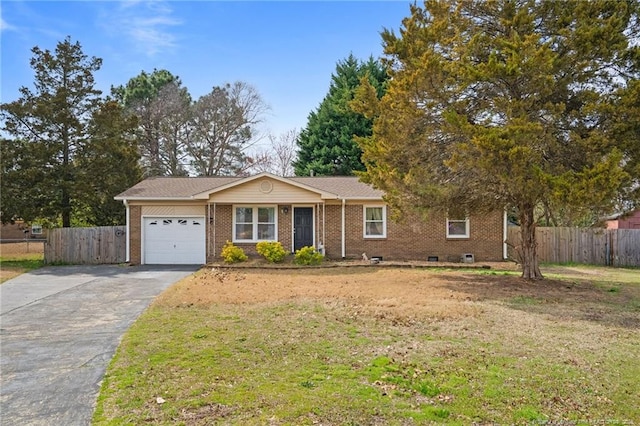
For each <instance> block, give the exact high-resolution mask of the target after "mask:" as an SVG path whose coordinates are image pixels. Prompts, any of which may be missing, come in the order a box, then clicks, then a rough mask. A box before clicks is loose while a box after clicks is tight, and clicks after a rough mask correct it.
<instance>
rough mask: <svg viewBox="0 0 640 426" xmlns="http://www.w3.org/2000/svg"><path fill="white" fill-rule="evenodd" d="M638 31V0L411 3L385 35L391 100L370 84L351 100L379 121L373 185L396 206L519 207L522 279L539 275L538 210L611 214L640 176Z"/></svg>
mask: <svg viewBox="0 0 640 426" xmlns="http://www.w3.org/2000/svg"><path fill="white" fill-rule="evenodd" d="M638 24H639V21H638V3H637V2H636V1H605V0H602V1H600V0H594V1H589V2H585V1H563V2H557V1H536V0H495V1H485V0H458V1H448V2H441V1H426V2H425V3H424V7H419V6H415V5H414V6H411V16H409V17H407V18H406V19H404V20H403V23H402V28H401V29H400V32H399V34H395V33H394V32H392V31H388V30H387V31H384V32H383V33H382V38H383V42H384V48H385V53H386V60H387V61H388V65H389V67H390V69H391V70H392V71H391V80H390V83H389V87H388V89H387V92H386V94H385V96H384V97H383V98H382V99H381V100H380V101H377V99H376V96H375V93H374V92H375V90H374V88H373V87H368V86H367V85H366V84H365V85H363V86H362V87H361V88H360V90H359V93H358V102H354V103H353V106H354V107H355V108H357V109H358V110H359V111H361V112H363V113H365V114H367V115H368V116H370V117H375V123H374V130H373V136H372V137H370V138H363V139H360V140H359V142H360V143H361V146H362V148H363V151H364V160H365V164H366V166H367V172H366V175H365V178H366V179H367V180H368V181H369V182H371V183H373V184H374V185H375V186H376V187H378V188H381V189H383V190H385V191H386V193H387V197H388V200H389V201H390V202H391V203H392V204H395V205H398V206H404V207H410V208H421V209H439V210H442V211H447V212H449V213H451V212H452V211H453V212H454V213H453V214H456V215H458V214H468V213H470V212H474V213H480V212H482V211H487V210H491V209H502V208H505V207H506V208H509V209H512V210H513V211H514V212H515V215H516V216H517V218H518V220H519V222H520V226H521V237H522V244H521V247H519V250H520V255H521V259H522V262H523V277H525V278H542V274H541V272H540V268H539V266H538V260H537V253H536V241H535V225H536V218H535V212H536V209H538V208H539V207H540V206H543V205H546V206H562V207H563V208H570V209H571V210H574V211H579V210H580V209H584V208H590V209H596V210H600V211H606V210H607V209H610V208H611V206H612V204H613V203H614V201H615V200H616V197H617V196H618V195H619V194H624V193H625V190H627V189H632V188H633V181H634V179H635V181H636V182H637V178H638V176H637V175H635V176H633V174H632V173H633V170H632V169H631V168H630V167H631V165H633V164H636V165H637V162H635V161H636V160H633V156H634V153H633V149H635V150H636V154H637V146H638V143H640V136H639V134H638V127H637V123H638V119H639V117H638V114H637V111H638V110H637V108H636V110H635V112H632V111H631V110H628V109H625V108H624V105H625V103H627V104H630V103H631V104H633V103H634V102H635V104H636V105H637V98H635V99H634V98H633V96H631V92H630V91H631V90H635V93H636V96H637V79H638V70H639V68H638V65H639V64H638V61H639V58H640V55H639V52H638V31H639V29H640V25H638ZM634 87H635V89H634ZM622 120H626V121H627V123H623V122H622ZM630 122H631V123H636V124H635V127H633V126H632V125H630V124H629V123H630ZM634 147H635V148H634ZM636 170H637V169H636ZM627 193H630V192H627Z"/></svg>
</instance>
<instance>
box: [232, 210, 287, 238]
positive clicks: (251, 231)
mask: <svg viewBox="0 0 640 426" xmlns="http://www.w3.org/2000/svg"><path fill="white" fill-rule="evenodd" d="M276 212H277V209H276V207H275V206H235V207H234V213H233V240H234V241H237V242H254V241H276V240H277V226H276V223H277V216H276Z"/></svg>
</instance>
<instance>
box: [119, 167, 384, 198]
mask: <svg viewBox="0 0 640 426" xmlns="http://www.w3.org/2000/svg"><path fill="white" fill-rule="evenodd" d="M265 177H267V178H271V179H276V180H279V181H281V182H286V183H288V184H290V185H293V186H296V187H299V188H304V189H307V190H309V191H313V192H317V193H319V194H321V195H322V197H323V198H336V199H343V198H344V199H375V200H381V199H382V194H383V193H382V191H378V190H376V189H374V188H373V187H371V186H369V185H367V184H366V183H363V182H360V181H359V180H358V178H357V177H354V176H317V177H292V178H283V177H279V176H275V175H272V174H270V173H260V174H258V175H255V176H249V177H244V178H243V177H154V178H149V179H145V180H143V181H142V182H140V183H138V184H136V185H135V186H133V187H131V188H129V189H127V190H126V191H124V192H123V193H121V194H119V195H117V196H116V197H115V199H116V200H158V199H160V200H194V199H208V198H209V195H210V194H211V193H214V192H218V191H223V190H225V189H229V188H232V187H234V186H237V185H241V184H243V183H246V182H250V181H253V180H256V179H259V178H265Z"/></svg>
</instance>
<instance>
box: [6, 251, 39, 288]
mask: <svg viewBox="0 0 640 426" xmlns="http://www.w3.org/2000/svg"><path fill="white" fill-rule="evenodd" d="M43 265H44V258H43V256H42V253H30V254H22V255H14V256H0V269H2V270H4V271H6V272H9V273H11V274H10V275H11V276H16V275H19V274H21V273H24V272H28V271H32V270H34V269H38V268H40V267H42V266H43ZM7 279H8V278H5V277H4V276H3V277H0V283H2V282H4V281H6V280H7Z"/></svg>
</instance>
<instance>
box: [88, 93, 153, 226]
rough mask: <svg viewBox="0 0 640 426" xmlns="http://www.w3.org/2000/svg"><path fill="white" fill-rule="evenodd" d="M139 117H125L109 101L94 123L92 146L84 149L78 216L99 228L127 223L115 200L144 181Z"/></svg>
mask: <svg viewBox="0 0 640 426" xmlns="http://www.w3.org/2000/svg"><path fill="white" fill-rule="evenodd" d="M136 124H137V123H136V119H135V117H132V116H129V115H125V113H124V111H123V108H122V106H121V105H120V104H119V103H118V102H116V101H114V100H107V101H105V102H104V103H103V104H102V105H101V106H100V109H98V110H97V111H96V112H95V113H94V115H93V117H92V120H91V123H90V126H89V132H90V134H91V144H89V145H86V146H84V147H83V150H82V151H81V152H80V153H79V155H78V156H77V160H76V165H77V169H78V173H77V175H78V179H79V180H81V181H82V182H83V185H81V186H80V189H81V191H79V200H78V201H79V202H78V209H77V213H76V216H77V217H78V219H79V220H80V221H81V222H83V223H88V224H91V225H96V226H111V225H122V224H124V223H125V222H126V218H125V209H124V208H123V206H122V202H121V201H116V200H114V199H113V197H115V196H116V195H118V194H119V193H121V192H122V191H124V190H125V189H127V188H130V187H131V186H133V185H135V184H136V183H138V182H139V181H140V179H141V178H142V173H141V170H140V166H139V164H138V162H139V156H138V149H137V144H136V140H135V129H136Z"/></svg>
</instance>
